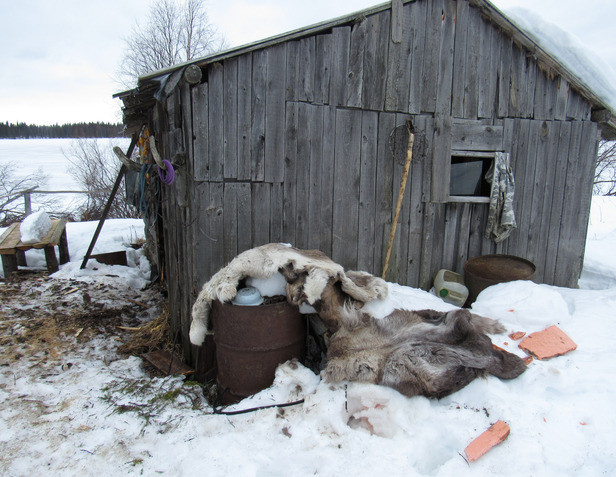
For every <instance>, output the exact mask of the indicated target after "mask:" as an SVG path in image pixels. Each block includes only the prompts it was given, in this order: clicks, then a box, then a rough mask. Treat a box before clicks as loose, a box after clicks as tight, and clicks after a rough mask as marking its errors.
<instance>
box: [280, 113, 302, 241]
mask: <svg viewBox="0 0 616 477" xmlns="http://www.w3.org/2000/svg"><path fill="white" fill-rule="evenodd" d="M297 109H298V103H294V102H288V103H287V104H286V114H285V141H284V146H285V170H284V185H283V192H284V208H283V210H282V211H281V213H282V224H283V236H284V240H285V241H286V242H288V243H291V244H293V245H296V244H297V241H296V234H295V217H296V209H297V207H296V204H297V188H296V177H297V128H298V125H297Z"/></svg>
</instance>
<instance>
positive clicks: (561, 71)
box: [114, 0, 616, 139]
mask: <svg viewBox="0 0 616 477" xmlns="http://www.w3.org/2000/svg"><path fill="white" fill-rule="evenodd" d="M413 1H418V0H403V3H410V2H413ZM469 3H470V4H471V5H472V6H474V7H476V8H478V9H479V10H480V12H481V14H482V15H483V16H484V17H485V18H486V19H488V20H489V21H490V22H492V23H493V24H494V25H495V26H497V27H498V28H499V29H500V30H502V31H503V32H504V33H505V34H507V35H509V36H510V37H511V38H512V39H513V40H514V41H515V42H516V43H518V44H519V45H520V46H523V47H524V48H526V49H527V50H528V51H529V52H530V54H531V55H532V56H533V57H534V58H535V59H536V60H537V61H538V62H539V63H540V64H541V66H542V67H543V68H544V69H546V70H547V71H548V72H549V73H550V74H551V75H561V76H562V77H563V78H565V79H566V80H567V81H568V82H569V83H570V84H571V85H572V86H573V87H574V88H575V89H576V90H577V91H578V92H579V93H580V94H581V95H582V96H583V97H584V98H585V99H586V100H588V101H589V102H590V103H591V105H592V107H593V108H592V109H593V118H592V119H593V121H596V122H598V123H599V125H600V128H601V130H602V132H603V135H604V137H606V138H607V139H615V138H616V110H614V108H611V107H610V105H609V104H607V103H606V101H604V100H603V99H601V97H600V95H599V94H597V92H596V91H593V89H592V88H591V87H590V86H589V85H588V84H587V83H586V82H585V81H584V80H583V79H582V78H583V75H582V74H580V72H576V71H572V70H571V69H569V68H568V67H567V66H566V65H564V64H563V62H562V61H561V60H559V59H558V58H557V57H556V56H555V55H554V54H553V53H552V52H548V51H546V50H545V49H544V48H543V47H542V46H541V45H539V44H538V43H537V42H536V41H535V40H534V39H533V38H532V36H531V34H530V33H529V32H527V31H524V30H523V29H521V28H520V27H518V26H517V25H516V24H515V23H513V21H511V19H509V18H508V17H507V16H506V15H505V14H504V13H502V12H501V11H500V10H499V9H498V8H497V7H496V6H494V5H493V4H492V3H491V2H490V1H488V0H469ZM391 4H392V2H391V1H388V2H386V3H383V4H380V5H376V6H374V7H371V8H367V9H364V10H361V11H358V12H355V13H351V14H348V15H344V16H341V17H338V18H334V19H331V20H326V21H323V22H320V23H316V24H313V25H309V26H306V27H303V28H299V29H296V30H293V31H290V32H287V33H282V34H279V35H275V36H272V37H269V38H265V39H263V40H259V41H256V42H253V43H249V44H246V45H241V46H238V47H234V48H231V49H228V50H225V51H221V52H217V53H213V54H210V55H207V56H203V57H201V58H197V59H194V60H190V61H187V62H184V63H180V64H177V65H173V66H170V67H167V68H164V69H161V70H157V71H153V72H151V73H148V74H145V75H143V76H141V77H139V80H138V87H137V88H135V89H134V90H129V91H124V92H120V93H117V94H115V95H114V97H119V98H122V99H123V100H124V101H125V103H126V100H128V101H130V103H131V104H134V105H137V104H138V105H139V106H141V108H142V107H143V106H145V104H144V103H151V102H152V101H153V95H152V90H153V86H154V85H153V83H154V84H158V83H161V82H162V83H163V86H164V83H165V82H166V81H167V80H168V78H169V77H170V76H171V75H172V74H173V73H175V72H178V71H183V70H184V69H185V68H186V67H188V66H190V65H197V66H199V67H205V66H207V65H208V64H211V63H215V62H218V61H222V60H225V59H227V58H232V57H236V56H239V55H242V54H244V53H247V52H251V51H255V50H260V49H263V48H267V47H269V46H272V45H276V44H278V43H283V42H286V41H290V40H297V39H300V38H304V37H307V36H311V35H315V34H318V33H322V32H325V31H328V30H331V29H332V28H334V27H338V26H344V25H353V24H354V23H357V22H358V21H361V20H362V19H363V18H365V17H366V16H368V15H372V14H375V13H379V12H381V11H384V10H387V9H389V8H391ZM130 96H133V100H132V101H131V100H130V99H129V97H130ZM141 108H140V109H141Z"/></svg>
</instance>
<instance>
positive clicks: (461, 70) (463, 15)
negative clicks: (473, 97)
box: [451, 2, 487, 118]
mask: <svg viewBox="0 0 616 477" xmlns="http://www.w3.org/2000/svg"><path fill="white" fill-rule="evenodd" d="M469 10H470V6H469V4H468V2H457V12H456V36H455V48H454V56H453V62H454V67H453V90H452V103H451V114H452V116H454V117H456V118H462V117H464V87H465V84H466V82H465V78H466V66H467V63H466V52H467V38H468V36H469V33H468V23H469V18H468V17H469V13H470V12H469ZM474 34H475V32H471V33H470V35H474ZM482 73H483V74H486V73H487V72H482Z"/></svg>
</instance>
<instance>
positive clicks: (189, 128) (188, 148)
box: [178, 83, 194, 182]
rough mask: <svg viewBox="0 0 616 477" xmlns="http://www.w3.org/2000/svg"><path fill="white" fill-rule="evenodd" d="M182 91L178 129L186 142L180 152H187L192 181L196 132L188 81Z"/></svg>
mask: <svg viewBox="0 0 616 477" xmlns="http://www.w3.org/2000/svg"><path fill="white" fill-rule="evenodd" d="M180 92H181V98H182V127H181V129H178V131H179V132H181V135H182V143H183V144H184V147H183V148H182V149H181V150H180V151H178V152H181V151H182V150H183V151H184V153H185V154H186V166H185V167H186V168H185V175H186V176H189V177H190V179H191V182H192V180H193V178H194V171H193V164H194V160H193V154H194V145H193V134H194V133H193V122H192V118H193V113H192V109H193V108H192V104H193V103H192V94H191V88H190V86H189V85H188V83H184V84H183V85H182V86H181V88H180Z"/></svg>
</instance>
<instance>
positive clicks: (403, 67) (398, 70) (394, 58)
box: [385, 5, 414, 112]
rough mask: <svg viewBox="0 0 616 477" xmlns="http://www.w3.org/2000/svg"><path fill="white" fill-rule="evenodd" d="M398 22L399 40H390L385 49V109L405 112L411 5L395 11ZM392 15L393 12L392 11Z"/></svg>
mask: <svg viewBox="0 0 616 477" xmlns="http://www.w3.org/2000/svg"><path fill="white" fill-rule="evenodd" d="M397 15H399V16H398V18H397V19H396V21H399V22H400V26H401V36H400V42H398V43H396V42H393V40H392V42H391V43H390V44H389V49H388V50H387V80H386V85H385V87H386V90H385V110H386V111H401V112H406V111H407V110H408V104H409V83H410V81H411V65H412V63H413V55H412V53H413V30H414V25H413V19H412V17H411V6H410V5H407V6H403V7H402V8H401V9H400V11H399V12H398V13H397ZM392 17H393V13H392Z"/></svg>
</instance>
